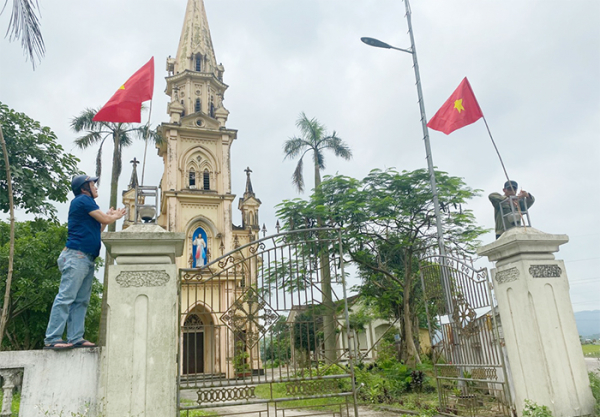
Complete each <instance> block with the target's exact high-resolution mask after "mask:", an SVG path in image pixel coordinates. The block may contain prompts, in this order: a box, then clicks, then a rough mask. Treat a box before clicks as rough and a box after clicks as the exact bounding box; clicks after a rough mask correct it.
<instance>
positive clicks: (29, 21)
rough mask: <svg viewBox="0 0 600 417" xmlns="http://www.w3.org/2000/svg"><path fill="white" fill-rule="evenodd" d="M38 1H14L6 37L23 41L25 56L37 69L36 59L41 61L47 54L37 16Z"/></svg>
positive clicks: (5, 3) (1, 11) (6, 2)
mask: <svg viewBox="0 0 600 417" xmlns="http://www.w3.org/2000/svg"><path fill="white" fill-rule="evenodd" d="M7 4H8V0H6V1H5V2H4V6H3V8H2V10H0V15H1V14H2V13H3V12H4V10H5V9H6V5H7ZM39 8H40V7H39V4H38V2H37V0H36V1H35V2H34V1H33V0H13V2H12V12H11V15H10V22H9V23H8V30H7V31H6V35H7V36H8V35H10V36H9V40H10V41H13V40H15V39H20V40H21V47H22V48H23V51H24V52H25V55H26V56H27V57H28V58H29V59H30V60H31V65H33V69H35V60H36V57H37V59H38V60H41V59H42V57H43V56H44V53H45V52H46V47H45V46H44V39H43V38H42V31H41V30H40V21H39V19H38V17H37V15H36V9H39Z"/></svg>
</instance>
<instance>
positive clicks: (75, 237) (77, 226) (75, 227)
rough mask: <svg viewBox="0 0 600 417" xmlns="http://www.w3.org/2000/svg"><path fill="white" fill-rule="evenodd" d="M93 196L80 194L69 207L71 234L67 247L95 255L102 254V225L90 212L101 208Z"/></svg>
mask: <svg viewBox="0 0 600 417" xmlns="http://www.w3.org/2000/svg"><path fill="white" fill-rule="evenodd" d="M99 209H100V207H98V204H96V202H95V201H94V199H93V198H92V197H90V196H89V195H85V194H79V195H78V196H76V197H75V198H74V199H73V201H71V206H70V207H69V226H68V228H69V235H68V237H67V248H69V249H75V250H78V251H81V252H85V253H89V254H90V255H93V256H94V257H97V256H98V255H99V254H100V231H101V229H102V225H101V224H100V222H99V221H98V220H96V219H94V218H93V217H92V216H90V213H91V212H92V211H94V210H99Z"/></svg>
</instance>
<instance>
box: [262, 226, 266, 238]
mask: <svg viewBox="0 0 600 417" xmlns="http://www.w3.org/2000/svg"><path fill="white" fill-rule="evenodd" d="M262 233H263V237H265V236H267V226H265V224H264V223H263V227H262Z"/></svg>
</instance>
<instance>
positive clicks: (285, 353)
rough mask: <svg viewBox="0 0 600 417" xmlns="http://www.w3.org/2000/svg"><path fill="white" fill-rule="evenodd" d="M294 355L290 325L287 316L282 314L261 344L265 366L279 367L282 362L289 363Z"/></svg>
mask: <svg viewBox="0 0 600 417" xmlns="http://www.w3.org/2000/svg"><path fill="white" fill-rule="evenodd" d="M291 357H292V348H291V344H290V326H289V325H288V324H287V317H285V316H280V317H279V318H278V319H277V322H276V323H275V324H274V325H273V327H271V329H270V332H269V335H267V336H266V337H265V338H264V339H263V342H262V344H261V358H262V361H263V365H264V367H265V368H277V367H279V366H280V365H281V364H286V363H289V361H290V359H291Z"/></svg>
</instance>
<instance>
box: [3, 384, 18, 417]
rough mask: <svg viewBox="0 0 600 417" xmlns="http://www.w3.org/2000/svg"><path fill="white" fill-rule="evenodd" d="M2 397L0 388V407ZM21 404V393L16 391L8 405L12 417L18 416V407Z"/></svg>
mask: <svg viewBox="0 0 600 417" xmlns="http://www.w3.org/2000/svg"><path fill="white" fill-rule="evenodd" d="M3 398H4V391H3V390H2V389H0V409H2V399H3ZM20 405H21V393H19V392H16V393H15V395H13V400H12V405H11V407H10V411H11V413H12V415H13V416H14V417H18V415H19V407H20Z"/></svg>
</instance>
